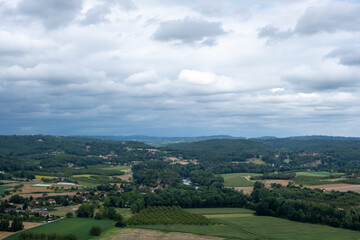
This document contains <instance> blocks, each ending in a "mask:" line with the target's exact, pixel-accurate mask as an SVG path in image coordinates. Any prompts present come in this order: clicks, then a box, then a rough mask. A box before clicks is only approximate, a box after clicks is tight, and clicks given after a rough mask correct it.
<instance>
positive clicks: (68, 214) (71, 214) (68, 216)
mask: <svg viewBox="0 0 360 240" xmlns="http://www.w3.org/2000/svg"><path fill="white" fill-rule="evenodd" d="M73 216H74V214H73V213H72V212H68V213H66V217H67V218H71V217H73Z"/></svg>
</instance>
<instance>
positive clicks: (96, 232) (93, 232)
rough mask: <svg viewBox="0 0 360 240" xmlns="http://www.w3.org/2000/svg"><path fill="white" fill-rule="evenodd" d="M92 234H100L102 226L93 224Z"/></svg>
mask: <svg viewBox="0 0 360 240" xmlns="http://www.w3.org/2000/svg"><path fill="white" fill-rule="evenodd" d="M89 233H90V235H92V236H99V235H100V234H101V227H99V226H92V227H91V228H90V232H89Z"/></svg>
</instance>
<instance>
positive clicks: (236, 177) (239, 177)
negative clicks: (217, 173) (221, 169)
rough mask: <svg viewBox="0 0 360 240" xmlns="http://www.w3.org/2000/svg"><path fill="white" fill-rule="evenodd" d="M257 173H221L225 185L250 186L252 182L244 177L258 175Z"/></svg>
mask: <svg viewBox="0 0 360 240" xmlns="http://www.w3.org/2000/svg"><path fill="white" fill-rule="evenodd" d="M260 175H261V174H257V173H228V174H221V176H222V177H223V178H224V185H225V187H252V186H253V185H254V183H253V182H250V181H248V180H247V179H246V178H245V177H247V176H250V177H251V176H260Z"/></svg>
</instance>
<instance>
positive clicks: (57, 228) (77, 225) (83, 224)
mask: <svg viewBox="0 0 360 240" xmlns="http://www.w3.org/2000/svg"><path fill="white" fill-rule="evenodd" d="M114 224H115V222H114V221H113V220H95V219H92V218H66V219H63V220H59V221H56V222H53V223H49V224H45V225H42V226H39V227H36V228H32V229H31V230H30V231H34V232H43V233H52V232H56V233H59V234H66V233H73V234H75V235H76V236H77V240H87V239H90V238H92V236H91V235H90V234H89V230H90V228H91V227H92V226H94V225H97V226H100V227H101V229H102V231H106V230H107V229H109V228H111V227H112V226H113V225H114ZM17 239H18V234H14V235H12V236H9V237H8V238H6V240H17Z"/></svg>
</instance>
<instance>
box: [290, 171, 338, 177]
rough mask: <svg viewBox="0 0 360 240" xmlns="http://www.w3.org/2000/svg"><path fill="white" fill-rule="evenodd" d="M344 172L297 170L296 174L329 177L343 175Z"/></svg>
mask: <svg viewBox="0 0 360 240" xmlns="http://www.w3.org/2000/svg"><path fill="white" fill-rule="evenodd" d="M341 175H343V174H342V173H329V172H315V171H311V172H297V173H296V176H307V177H329V176H341Z"/></svg>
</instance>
